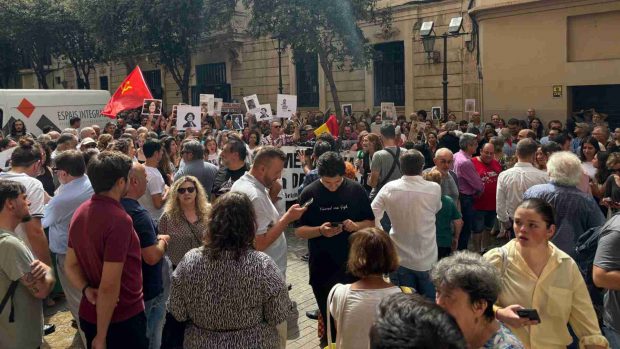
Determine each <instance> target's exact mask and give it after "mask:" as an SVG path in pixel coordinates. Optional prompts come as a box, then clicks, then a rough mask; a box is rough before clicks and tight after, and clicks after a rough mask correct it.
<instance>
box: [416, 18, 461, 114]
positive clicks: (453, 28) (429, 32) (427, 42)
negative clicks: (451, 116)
mask: <svg viewBox="0 0 620 349" xmlns="http://www.w3.org/2000/svg"><path fill="white" fill-rule="evenodd" d="M462 23H463V17H455V18H452V19H451V20H450V25H449V27H448V31H447V32H445V33H443V34H442V35H436V34H435V31H434V30H433V22H432V21H429V22H424V23H422V26H421V27H420V36H421V37H422V44H423V45H424V52H426V55H427V57H428V59H429V61H430V60H432V61H433V62H434V63H437V58H438V57H439V52H436V51H434V46H435V39H436V38H437V37H440V38H441V39H442V40H443V74H442V81H441V85H442V90H443V106H442V108H443V115H442V116H443V118H444V120H447V115H448V38H449V37H457V36H461V35H466V34H469V33H461V32H460V31H461V27H462Z"/></svg>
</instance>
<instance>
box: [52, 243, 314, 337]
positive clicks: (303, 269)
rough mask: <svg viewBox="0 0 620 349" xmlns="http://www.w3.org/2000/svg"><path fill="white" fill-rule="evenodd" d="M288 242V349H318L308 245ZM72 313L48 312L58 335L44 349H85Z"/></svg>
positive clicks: (61, 304) (61, 301)
mask: <svg viewBox="0 0 620 349" xmlns="http://www.w3.org/2000/svg"><path fill="white" fill-rule="evenodd" d="M286 238H287V239H288V246H289V249H288V267H287V271H286V277H287V282H288V283H291V284H292V285H293V289H292V290H291V291H290V297H291V300H292V301H293V302H294V305H295V309H294V312H293V314H292V315H291V318H290V319H289V321H288V341H287V348H290V349H306V348H318V347H319V340H318V337H317V322H316V321H315V320H310V319H308V318H307V317H306V311H309V310H314V309H317V307H316V302H315V301H314V295H313V294H312V289H311V288H310V285H308V263H306V262H304V261H302V260H301V259H300V258H301V256H302V255H304V254H305V253H306V251H307V247H306V246H307V243H306V241H305V240H300V239H298V238H296V237H295V236H294V234H293V233H292V231H288V232H287V233H286ZM71 319H72V317H71V313H69V311H68V309H67V308H66V305H65V301H64V299H59V300H57V304H56V305H55V306H53V307H49V308H47V309H46V310H45V322H46V323H50V324H54V325H56V332H54V333H53V334H51V335H49V336H45V337H44V343H43V345H42V346H41V348H52V349H64V348H83V346H82V343H81V341H80V338H79V335H77V333H76V330H75V329H74V328H73V327H71Z"/></svg>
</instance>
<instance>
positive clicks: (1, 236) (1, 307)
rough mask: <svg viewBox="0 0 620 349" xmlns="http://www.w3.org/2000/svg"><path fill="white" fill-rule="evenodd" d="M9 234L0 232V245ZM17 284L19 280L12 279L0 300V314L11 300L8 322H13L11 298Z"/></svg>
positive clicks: (13, 302) (12, 301)
mask: <svg viewBox="0 0 620 349" xmlns="http://www.w3.org/2000/svg"><path fill="white" fill-rule="evenodd" d="M7 236H9V234H0V246H2V240H4V238H5V237H7ZM0 250H1V249H0ZM18 285H19V280H15V281H12V282H11V284H10V285H9V288H8V289H7V290H6V293H5V294H4V296H3V297H2V300H1V301H0V314H2V312H3V311H4V308H5V307H6V305H7V303H8V302H9V300H10V301H11V312H10V313H9V323H13V322H15V308H14V306H15V301H14V300H13V298H14V297H15V290H17V286H18Z"/></svg>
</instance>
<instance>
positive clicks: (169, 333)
mask: <svg viewBox="0 0 620 349" xmlns="http://www.w3.org/2000/svg"><path fill="white" fill-rule="evenodd" d="M186 326H187V321H184V322H180V321H177V319H175V318H174V316H172V314H170V313H169V312H166V322H165V324H164V329H163V331H162V334H161V349H182V348H183V339H184V338H185V327H186Z"/></svg>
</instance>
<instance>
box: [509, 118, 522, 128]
mask: <svg viewBox="0 0 620 349" xmlns="http://www.w3.org/2000/svg"><path fill="white" fill-rule="evenodd" d="M507 125H517V126H519V127H521V121H519V120H517V119H515V118H512V119H509V120H508V123H507Z"/></svg>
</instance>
